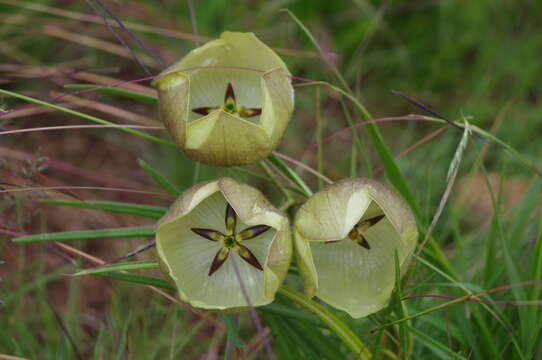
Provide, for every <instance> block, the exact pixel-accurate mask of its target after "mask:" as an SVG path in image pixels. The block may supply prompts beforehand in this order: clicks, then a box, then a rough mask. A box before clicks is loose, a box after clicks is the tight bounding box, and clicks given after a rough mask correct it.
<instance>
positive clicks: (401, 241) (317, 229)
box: [294, 178, 418, 318]
mask: <svg viewBox="0 0 542 360" xmlns="http://www.w3.org/2000/svg"><path fill="white" fill-rule="evenodd" d="M294 229H295V230H294V231H295V246H296V254H297V264H298V266H299V269H300V271H301V274H302V275H303V282H304V287H305V293H306V294H307V295H308V296H310V297H312V296H314V295H316V296H317V297H318V298H320V299H321V300H323V301H325V302H327V303H328V304H330V305H332V306H334V307H336V308H338V309H341V310H344V311H346V312H347V313H349V314H350V315H351V316H352V317H356V318H358V317H362V316H366V315H369V314H371V313H373V312H376V311H378V310H380V309H382V308H383V307H385V306H386V304H387V303H388V300H389V298H390V296H391V293H392V290H393V287H394V285H395V260H394V259H395V253H396V252H397V254H398V258H399V264H400V269H401V273H402V274H403V273H404V272H405V270H406V267H407V266H408V262H409V258H410V255H411V253H412V251H413V249H414V246H415V244H416V241H417V237H418V231H417V229H416V223H415V222H414V218H413V216H412V213H411V212H410V210H409V208H408V207H407V206H406V204H405V203H404V202H403V200H402V199H401V198H400V197H399V196H398V195H397V194H396V193H395V192H394V191H393V190H391V189H390V188H388V187H387V186H385V185H383V184H381V183H379V182H377V181H374V180H370V179H359V178H358V179H345V180H342V181H340V182H337V183H335V184H333V185H331V186H329V187H327V188H325V189H323V190H322V191H319V192H318V193H316V194H314V195H313V196H312V197H311V198H309V200H307V202H306V203H305V204H303V205H302V206H301V208H300V209H299V211H298V212H297V215H296V219H295V227H294Z"/></svg>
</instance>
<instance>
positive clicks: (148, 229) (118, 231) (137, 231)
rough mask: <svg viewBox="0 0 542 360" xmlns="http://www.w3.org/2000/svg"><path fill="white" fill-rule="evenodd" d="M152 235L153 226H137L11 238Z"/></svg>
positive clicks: (60, 239)
mask: <svg viewBox="0 0 542 360" xmlns="http://www.w3.org/2000/svg"><path fill="white" fill-rule="evenodd" d="M151 236H154V227H152V226H137V227H123V228H111V229H98V230H82V231H64V232H56V233H45V234H36V235H28V236H20V237H17V238H15V239H13V241H14V242H16V243H29V242H40V241H71V240H96V239H119V238H139V237H151Z"/></svg>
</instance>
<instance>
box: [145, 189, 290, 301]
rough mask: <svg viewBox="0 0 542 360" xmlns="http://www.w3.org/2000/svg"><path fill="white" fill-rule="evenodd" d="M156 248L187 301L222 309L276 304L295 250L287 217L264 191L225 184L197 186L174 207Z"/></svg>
mask: <svg viewBox="0 0 542 360" xmlns="http://www.w3.org/2000/svg"><path fill="white" fill-rule="evenodd" d="M156 249H157V252H158V256H159V258H160V263H161V268H162V271H163V272H164V274H165V275H166V277H167V278H169V279H170V280H171V281H172V282H173V283H174V284H175V285H176V286H177V289H178V291H179V295H180V298H181V299H182V300H183V301H186V302H189V303H190V304H191V305H192V306H195V307H200V308H204V309H219V310H224V309H232V308H242V307H246V306H248V305H252V306H260V305H265V304H268V303H270V302H272V301H273V299H274V296H275V292H276V291H277V290H278V288H279V286H280V284H281V283H282V281H283V279H284V276H285V275H286V272H287V270H288V266H289V264H290V258H291V254H292V243H291V239H290V229H289V224H288V218H287V217H286V216H285V215H284V214H282V213H281V212H279V211H278V210H277V209H275V208H274V207H273V206H272V205H271V204H270V203H269V202H268V201H267V200H266V198H265V197H264V196H263V195H262V194H261V193H260V192H259V191H258V190H256V189H255V188H253V187H251V186H248V185H243V184H240V183H238V182H236V181H235V180H232V179H229V178H221V179H218V180H215V181H210V182H205V183H201V184H198V185H195V186H193V187H192V188H190V189H188V190H187V191H185V192H184V193H183V194H182V195H181V196H180V197H179V198H178V199H177V200H176V201H175V202H174V203H173V204H172V205H171V207H170V209H169V210H168V212H167V213H166V215H164V217H163V218H162V219H160V221H159V222H158V224H157V228H156ZM236 267H237V270H238V273H239V275H240V278H238V276H237V271H236V270H235V268H236ZM240 280H241V281H242V283H243V288H244V289H243V288H242V287H241V284H240ZM245 291H246V294H247V295H248V298H249V302H247V299H246V298H245V295H244V292H245Z"/></svg>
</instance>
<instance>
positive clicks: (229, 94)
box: [224, 83, 235, 104]
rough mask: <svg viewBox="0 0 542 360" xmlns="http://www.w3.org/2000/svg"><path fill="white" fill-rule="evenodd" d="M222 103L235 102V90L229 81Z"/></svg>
mask: <svg viewBox="0 0 542 360" xmlns="http://www.w3.org/2000/svg"><path fill="white" fill-rule="evenodd" d="M224 103H226V104H227V103H234V104H235V92H234V91H233V86H232V84H231V83H228V87H227V88H226V95H224Z"/></svg>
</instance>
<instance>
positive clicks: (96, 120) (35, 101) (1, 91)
mask: <svg viewBox="0 0 542 360" xmlns="http://www.w3.org/2000/svg"><path fill="white" fill-rule="evenodd" d="M0 94H4V95H9V96H13V97H15V98H17V99H21V100H25V101H28V102H31V103H33V104H37V105H41V106H45V107H48V108H51V109H55V110H58V111H61V112H64V113H66V114H70V115H74V116H77V117H80V118H82V119H85V120H88V121H92V122H94V123H98V124H106V125H118V124H115V123H113V122H111V121H107V120H103V119H100V118H98V117H96V116H92V115H88V114H85V113H82V112H79V111H76V110H72V109H68V108H65V107H62V106H59V105H55V104H51V103H49V102H46V101H43V100H38V99H34V98H32V97H29V96H25V95H22V94H18V93H15V92H12V91H8V90H4V89H0ZM118 129H120V130H122V131H125V132H127V133H130V134H132V135H136V136H140V137H142V138H145V139H147V140H151V141H154V142H157V143H160V144H164V145H169V146H175V144H174V143H172V142H171V141H168V140H164V139H160V138H158V137H156V136H152V135H148V134H145V133H143V132H141V131H138V130H134V129H130V128H123V127H119V128H118Z"/></svg>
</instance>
